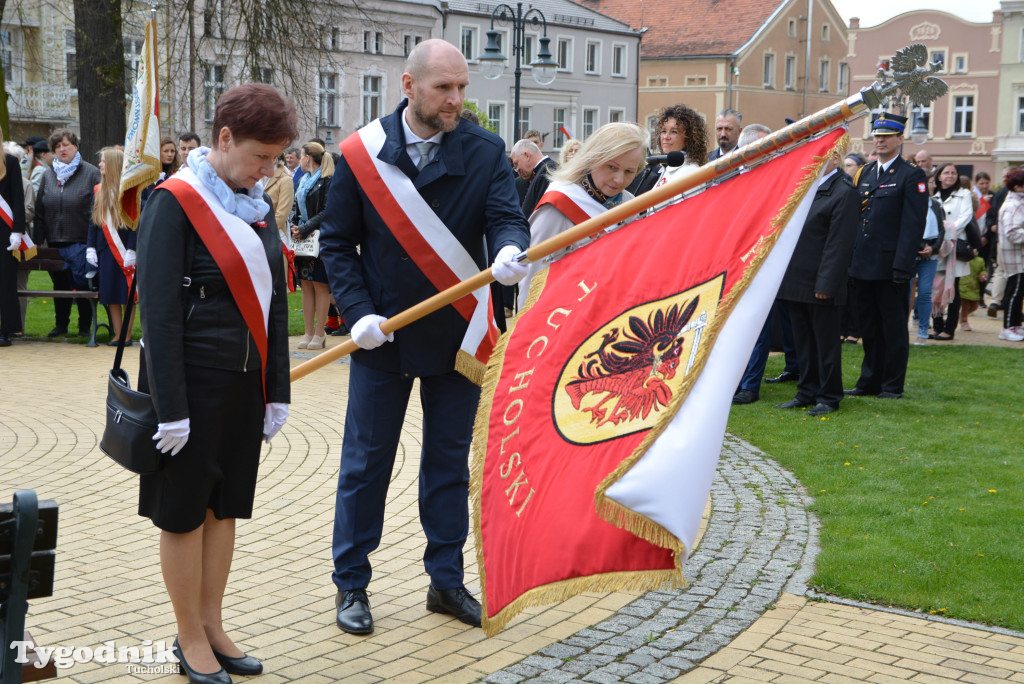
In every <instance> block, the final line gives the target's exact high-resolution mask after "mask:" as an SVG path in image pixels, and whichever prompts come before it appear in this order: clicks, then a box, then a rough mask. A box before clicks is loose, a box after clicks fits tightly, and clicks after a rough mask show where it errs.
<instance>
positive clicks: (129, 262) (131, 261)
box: [124, 249, 135, 268]
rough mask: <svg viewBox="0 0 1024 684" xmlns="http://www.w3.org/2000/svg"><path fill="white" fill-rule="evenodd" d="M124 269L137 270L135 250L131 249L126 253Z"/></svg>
mask: <svg viewBox="0 0 1024 684" xmlns="http://www.w3.org/2000/svg"><path fill="white" fill-rule="evenodd" d="M124 267H125V268H135V250H134V249H129V250H128V251H126V252H125V253H124Z"/></svg>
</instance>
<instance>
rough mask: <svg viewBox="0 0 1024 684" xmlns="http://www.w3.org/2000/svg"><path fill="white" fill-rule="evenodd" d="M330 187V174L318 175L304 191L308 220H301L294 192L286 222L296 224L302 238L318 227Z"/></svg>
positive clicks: (322, 216) (322, 217) (297, 199)
mask: <svg viewBox="0 0 1024 684" xmlns="http://www.w3.org/2000/svg"><path fill="white" fill-rule="evenodd" d="M330 187H331V176H328V177H327V178H324V177H323V176H320V177H319V178H317V179H316V183H313V187H311V188H310V189H309V192H308V193H306V216H307V217H308V220H307V221H305V222H303V220H302V214H300V213H299V198H298V194H297V192H296V197H295V201H294V202H292V215H291V216H289V217H288V223H289V225H292V226H298V227H299V231H300V232H301V233H302V238H303V239H306V238H308V237H309V236H310V235H312V234H313V231H314V230H319V229H320V222H321V221H323V219H324V209H326V208H327V190H328V189H329V188H330Z"/></svg>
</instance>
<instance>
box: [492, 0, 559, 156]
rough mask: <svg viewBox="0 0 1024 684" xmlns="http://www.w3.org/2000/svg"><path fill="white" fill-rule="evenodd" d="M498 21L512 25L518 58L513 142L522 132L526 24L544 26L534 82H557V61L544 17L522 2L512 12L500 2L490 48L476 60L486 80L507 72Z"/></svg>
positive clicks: (534, 62)
mask: <svg viewBox="0 0 1024 684" xmlns="http://www.w3.org/2000/svg"><path fill="white" fill-rule="evenodd" d="M495 20H497V21H499V22H505V23H509V24H511V25H512V54H513V55H515V58H516V70H515V72H514V74H515V77H516V85H515V112H514V113H513V116H515V119H514V121H515V124H514V125H513V128H512V130H513V132H514V133H515V137H514V140H519V136H520V133H521V131H520V130H519V119H520V117H519V85H520V80H521V79H522V75H523V72H522V69H521V68H520V61H521V59H522V57H523V52H524V45H525V42H526V38H525V32H526V25H527V24H528V23H529V24H533V25H534V26H537V25H538V24H539V25H541V26H543V27H544V35H543V36H542V37H541V39H540V48H539V49H538V50H537V58H536V59H534V60H533V61H532V62H530V66H532V67H533V80H535V81H536V82H537V83H538V84H540V85H548V84H550V83H552V82H553V81H554V80H555V70H556V69H557V68H558V62H556V61H555V60H553V59H552V58H551V47H550V46H551V39H550V38H548V23H547V20H545V19H544V14H543V13H542V12H541V11H540V10H539V9H537V8H535V7H534V8H530V9H528V10H527V11H526V12H523V3H521V2H519V3H516V8H515V9H512V7H511V6H510V5H506V4H504V3H501V4H499V5H498V6H497V7H495V8H494V10H493V11H492V12H491V30H490V31H488V32H487V47H486V48H484V54H482V55H480V56H479V57H477V60H478V61H479V62H480V71H481V73H483V75H484V78H487V79H490V80H494V79H496V78H498V77H499V76H501V74H502V72H503V71H504V70H505V63H506V62H507V61H508V58H507V57H506V56H505V55H503V54H501V48H500V47H499V46H498V36H500V35H501V33H500V32H498V31H495V30H494V22H495Z"/></svg>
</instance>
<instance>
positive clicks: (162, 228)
mask: <svg viewBox="0 0 1024 684" xmlns="http://www.w3.org/2000/svg"><path fill="white" fill-rule="evenodd" d="M263 199H264V201H265V202H266V203H267V204H270V205H271V206H273V205H272V204H271V201H270V198H269V197H267V196H266V195H264V196H263ZM253 229H254V230H255V231H256V232H257V233H258V235H259V237H260V239H261V241H262V242H263V247H264V250H265V251H266V254H267V261H268V263H269V265H270V272H271V275H272V278H273V287H274V291H273V295H272V297H271V302H270V317H269V322H268V326H267V328H268V329H267V347H268V349H267V357H268V358H267V371H266V390H267V394H266V401H267V403H270V402H280V403H287V402H288V401H289V400H290V386H289V378H288V376H289V363H288V301H287V298H286V297H287V288H286V282H285V279H284V277H285V276H284V263H283V261H282V259H281V240H280V238H279V237H278V233H277V224H276V220H275V219H274V212H273V210H271V211H269V212H268V213H267V216H266V225H263V226H258V225H257V226H253ZM190 254H191V256H190ZM189 261H191V268H189V269H188V273H186V272H185V271H186V265H187V264H188V263H189ZM137 272H138V278H139V310H140V314H141V318H142V334H143V340H144V344H145V347H144V348H145V358H146V365H147V369H148V376H149V387H150V393H151V394H152V396H153V403H154V405H155V406H156V411H157V416H158V417H159V419H160V422H161V423H169V422H172V421H176V420H181V419H183V418H187V417H188V399H187V394H186V390H187V388H186V387H185V382H184V378H185V365H186V364H188V365H190V366H202V367H208V368H218V369H222V370H230V371H238V372H254V373H259V372H260V365H261V362H260V356H259V353H258V352H257V350H256V343H255V342H254V341H253V338H252V335H251V334H250V332H249V328H248V327H247V326H246V324H245V320H244V319H243V318H242V312H241V311H240V310H239V308H238V306H237V305H236V304H235V300H234V298H233V297H232V296H231V291H230V290H229V289H228V284H227V281H226V280H225V279H224V275H223V274H222V273H221V270H220V268H219V267H218V266H217V262H216V261H214V259H213V256H212V255H211V254H210V252H209V250H207V248H206V245H204V244H203V241H202V240H201V239H200V238H199V236H198V234H196V232H195V229H194V228H193V227H192V224H191V222H190V221H189V220H188V217H187V216H186V215H185V211H184V210H183V209H182V208H181V205H180V204H178V200H177V199H176V198H175V197H174V195H172V194H171V193H170V191H167V190H163V189H161V188H157V190H156V191H154V192H153V195H152V196H151V197H150V199H149V202H148V203H147V204H146V210H145V211H144V212H143V213H142V218H141V220H140V223H139V242H138V262H137ZM186 276H188V277H189V278H190V279H191V284H190V285H189V286H188V287H187V288H186V287H183V282H184V279H185V277H186Z"/></svg>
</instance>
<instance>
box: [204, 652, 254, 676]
mask: <svg viewBox="0 0 1024 684" xmlns="http://www.w3.org/2000/svg"><path fill="white" fill-rule="evenodd" d="M213 657H214V658H216V659H217V662H218V663H220V664H221V665H223V666H224V670H225V671H226V672H227V673H228V674H236V675H258V674H260V673H261V672H263V663H261V662H260V661H258V660H256V659H255V658H253V657H252V656H251V655H245V654H242V655H241V656H239V657H238V658H231V657H230V656H226V655H224V654H223V653H217V649H214V650H213Z"/></svg>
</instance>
